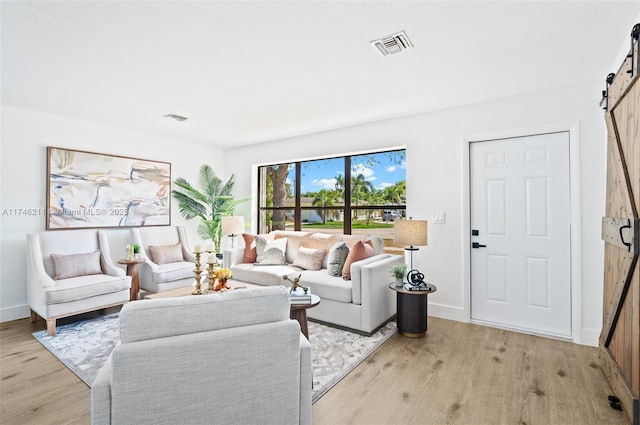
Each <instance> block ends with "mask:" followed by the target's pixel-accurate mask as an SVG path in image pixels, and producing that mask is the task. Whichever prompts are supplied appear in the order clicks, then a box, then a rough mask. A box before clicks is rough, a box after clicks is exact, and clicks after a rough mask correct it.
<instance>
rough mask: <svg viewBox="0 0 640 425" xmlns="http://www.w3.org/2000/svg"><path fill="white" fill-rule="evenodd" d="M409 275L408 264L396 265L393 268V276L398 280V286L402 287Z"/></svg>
mask: <svg viewBox="0 0 640 425" xmlns="http://www.w3.org/2000/svg"><path fill="white" fill-rule="evenodd" d="M406 274H407V265H406V264H396V265H394V266H393V267H391V276H393V277H395V278H396V286H402V285H403V283H404V277H405V275H406Z"/></svg>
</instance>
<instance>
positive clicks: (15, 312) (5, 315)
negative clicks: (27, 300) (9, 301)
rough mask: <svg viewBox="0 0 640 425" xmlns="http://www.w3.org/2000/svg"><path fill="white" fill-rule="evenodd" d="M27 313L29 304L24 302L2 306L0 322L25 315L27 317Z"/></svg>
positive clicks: (21, 317) (22, 317)
mask: <svg viewBox="0 0 640 425" xmlns="http://www.w3.org/2000/svg"><path fill="white" fill-rule="evenodd" d="M29 315H30V314H29V306H28V305H26V304H23V305H14V306H13V307H4V308H2V309H0V322H10V321H12V320H18V319H24V318H25V317H29Z"/></svg>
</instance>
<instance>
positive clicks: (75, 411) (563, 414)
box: [0, 311, 626, 425]
mask: <svg viewBox="0 0 640 425" xmlns="http://www.w3.org/2000/svg"><path fill="white" fill-rule="evenodd" d="M110 312H112V311H110ZM70 320H75V319H70ZM44 328H45V323H44V321H38V322H37V323H35V324H31V323H29V319H21V320H17V321H13V322H6V323H2V324H0V375H1V381H0V403H1V410H0V423H2V424H21V425H22V424H37V425H45V424H56V425H57V424H89V422H90V420H89V418H90V416H89V415H90V391H89V388H88V387H87V386H86V385H85V384H84V383H83V382H82V381H80V380H79V379H78V378H77V377H76V376H75V375H74V374H73V373H72V372H71V371H70V370H68V369H67V368H66V367H65V366H64V365H63V364H62V363H60V362H59V361H58V360H57V359H56V358H55V357H54V356H53V355H52V354H50V353H49V352H48V351H47V350H46V349H45V348H44V347H42V346H41V345H40V343H39V342H37V341H36V340H35V338H33V337H32V336H31V332H33V331H35V330H40V329H44ZM610 391H611V390H610V388H609V385H608V383H607V381H606V379H605V377H604V374H603V372H602V370H601V368H600V366H599V361H598V357H597V350H596V349H595V348H592V347H584V346H580V345H575V344H571V343H566V342H561V341H555V340H551V339H546V338H540V337H535V336H529V335H523V334H518V333H513V332H508V331H503V330H499V329H493V328H488V327H483V326H477V325H472V324H467V323H459V322H453V321H448V320H443V319H437V318H429V331H428V333H427V336H426V337H425V338H420V339H410V338H405V337H403V336H401V335H394V336H393V337H392V338H391V339H390V340H389V341H387V342H386V343H385V344H384V345H383V346H382V347H381V348H380V349H378V350H377V351H376V352H375V353H374V354H373V355H371V356H370V357H369V358H368V359H367V360H366V361H364V362H363V363H362V364H361V365H359V366H358V367H357V368H356V369H354V370H353V371H352V372H351V374H349V375H348V376H347V377H346V378H345V379H343V380H342V381H341V382H340V383H338V385H336V386H335V387H334V388H333V389H331V390H330V391H329V392H328V393H327V394H325V395H324V396H323V397H322V398H321V399H320V400H319V401H318V402H316V403H315V404H314V406H313V423H314V424H315V425H321V424H327V425H338V424H473V425H476V424H477V425H483V424H492V425H493V424H521V425H525V424H527V425H535V424H544V425H549V424H558V425H560V424H562V425H565V424H566V425H569V424H576V425H588V424H594V425H596V424H597V425H602V424H612V425H615V424H620V425H622V424H625V423H626V422H625V420H624V416H623V414H622V413H621V412H618V411H615V410H612V409H611V408H610V407H609V405H608V402H607V395H609V394H610Z"/></svg>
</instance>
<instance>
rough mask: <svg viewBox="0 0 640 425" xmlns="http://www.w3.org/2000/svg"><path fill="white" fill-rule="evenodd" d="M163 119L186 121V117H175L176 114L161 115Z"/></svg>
mask: <svg viewBox="0 0 640 425" xmlns="http://www.w3.org/2000/svg"><path fill="white" fill-rule="evenodd" d="M163 117H164V118H173V119H174V120H176V121H186V120H187V117H183V116H182V115H176V114H166V115H163Z"/></svg>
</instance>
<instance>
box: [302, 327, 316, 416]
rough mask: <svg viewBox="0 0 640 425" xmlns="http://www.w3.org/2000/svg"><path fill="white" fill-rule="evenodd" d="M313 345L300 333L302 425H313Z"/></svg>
mask: <svg viewBox="0 0 640 425" xmlns="http://www.w3.org/2000/svg"><path fill="white" fill-rule="evenodd" d="M312 381H313V373H312V371H311V344H309V341H308V340H307V338H306V337H305V336H304V335H303V334H302V332H301V333H300V421H299V424H300V425H311V388H312Z"/></svg>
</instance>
